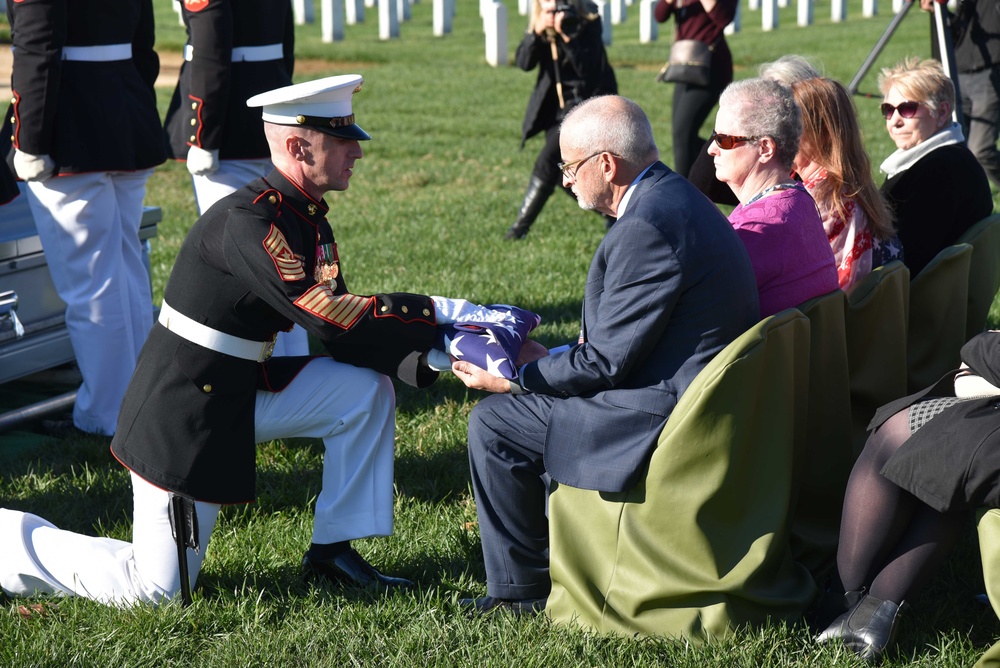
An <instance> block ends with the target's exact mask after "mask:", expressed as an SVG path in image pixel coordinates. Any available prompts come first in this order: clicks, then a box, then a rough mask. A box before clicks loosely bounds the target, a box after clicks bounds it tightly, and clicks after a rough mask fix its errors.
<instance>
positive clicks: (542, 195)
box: [503, 174, 555, 239]
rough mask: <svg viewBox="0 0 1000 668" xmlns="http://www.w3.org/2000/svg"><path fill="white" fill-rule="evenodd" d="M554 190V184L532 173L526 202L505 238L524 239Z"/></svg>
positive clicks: (526, 193) (525, 198)
mask: <svg viewBox="0 0 1000 668" xmlns="http://www.w3.org/2000/svg"><path fill="white" fill-rule="evenodd" d="M553 190H555V186H554V185H553V184H551V183H546V182H545V181H543V180H542V179H540V178H538V177H537V176H535V175H534V174H532V175H531V180H530V181H528V189H527V190H526V191H525V193H524V202H522V203H521V210H520V211H519V212H518V214H517V220H516V221H514V224H513V225H511V226H510V229H509V230H507V234H505V235H504V237H503V238H504V239H523V238H524V235H526V234H527V233H528V229H529V228H530V227H531V224H532V223H533V222H535V218H537V217H538V214H539V213H540V212H541V210H542V207H543V206H545V202H546V201H547V200H548V199H549V195H551V194H552V191H553Z"/></svg>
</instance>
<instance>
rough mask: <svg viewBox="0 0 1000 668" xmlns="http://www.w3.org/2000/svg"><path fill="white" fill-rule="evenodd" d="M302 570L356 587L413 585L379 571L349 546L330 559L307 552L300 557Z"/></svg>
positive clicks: (411, 587)
mask: <svg viewBox="0 0 1000 668" xmlns="http://www.w3.org/2000/svg"><path fill="white" fill-rule="evenodd" d="M302 572H303V573H304V574H305V575H306V577H310V578H316V579H322V580H327V581H329V582H334V583H337V584H347V585H354V586H356V587H375V588H378V589H413V588H414V586H415V585H414V584H413V583H412V582H410V581H409V580H404V579H403V578H394V577H392V576H390V575H383V574H382V573H379V572H378V571H377V570H375V567H374V566H372V565H371V564H369V563H368V562H367V561H365V560H364V559H362V558H361V555H360V554H358V553H357V552H355V551H354V548H349V549H348V550H346V551H345V552H341V553H340V554H338V555H337V556H336V557H333V558H332V559H314V558H312V557H310V556H309V553H308V552H307V553H306V554H305V556H304V557H302Z"/></svg>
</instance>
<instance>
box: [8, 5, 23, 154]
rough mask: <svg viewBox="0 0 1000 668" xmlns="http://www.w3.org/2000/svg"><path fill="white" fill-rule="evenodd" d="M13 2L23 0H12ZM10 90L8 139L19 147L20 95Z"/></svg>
mask: <svg viewBox="0 0 1000 668" xmlns="http://www.w3.org/2000/svg"><path fill="white" fill-rule="evenodd" d="M14 2H24V0H14ZM12 92H13V94H14V97H13V98H12V99H11V106H13V107H14V118H13V119H12V120H13V121H14V123H13V125H14V134H13V136H12V137H11V138H10V141H11V144H13V145H14V148H16V149H19V148H21V143H20V140H19V139H18V135H20V134H21V111H20V108H21V107H20V103H21V96H20V95H19V94H18V93H17V91H12Z"/></svg>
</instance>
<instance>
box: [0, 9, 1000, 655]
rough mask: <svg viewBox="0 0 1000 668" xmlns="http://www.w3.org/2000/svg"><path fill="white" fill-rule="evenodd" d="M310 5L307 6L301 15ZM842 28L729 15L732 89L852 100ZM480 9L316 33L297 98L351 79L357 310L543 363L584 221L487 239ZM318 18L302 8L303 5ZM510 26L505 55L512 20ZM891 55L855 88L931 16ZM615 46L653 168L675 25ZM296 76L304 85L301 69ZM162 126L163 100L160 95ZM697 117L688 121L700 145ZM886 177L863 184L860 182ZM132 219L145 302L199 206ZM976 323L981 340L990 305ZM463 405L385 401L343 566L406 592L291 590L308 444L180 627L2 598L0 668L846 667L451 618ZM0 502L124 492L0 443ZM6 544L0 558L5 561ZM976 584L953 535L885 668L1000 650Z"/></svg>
mask: <svg viewBox="0 0 1000 668" xmlns="http://www.w3.org/2000/svg"><path fill="white" fill-rule="evenodd" d="M155 2H156V7H157V12H158V26H159V28H158V30H159V32H158V46H159V48H160V49H162V50H164V51H177V50H179V49H180V47H181V45H182V44H183V40H184V34H183V29H182V28H181V27H180V26H179V25H178V22H177V18H176V14H174V12H173V11H172V9H171V7H170V5H171V4H172V3H171V2H169V1H168V0H155ZM317 4H318V3H317ZM880 6H881V9H882V12H883V14H882V15H881V16H878V17H876V18H873V19H862V18H861V2H860V0H852V1H851V2H849V17H850V18H849V19H848V21H847V22H845V23H841V24H834V23H831V22H830V21H829V18H828V17H829V3H828V2H821V3H819V5H818V7H817V8H816V17H817V19H816V24H815V25H814V26H812V27H809V28H798V27H797V26H796V25H795V3H791V6H790V7H789V8H787V9H784V10H781V14H780V20H781V24H782V25H781V27H780V28H779V29H778V30H775V31H772V32H768V33H765V32H762V31H761V30H760V28H759V25H760V14H759V12H750V11H747V10H746V5H745V4H744V13H743V30H742V31H741V32H740V33H739V34H737V35H735V36H732V37H730V38H729V42H730V45H731V48H732V51H733V54H734V58H735V62H736V67H737V76H739V77H743V76H752V75H754V74H755V73H756V71H757V67H758V66H759V64H760V63H762V62H766V61H769V60H773V59H774V58H777V57H778V56H780V55H783V54H786V53H799V54H803V55H807V56H810V57H812V58H814V59H815V60H816V62H817V63H819V64H820V65H821V66H822V67H823V69H824V70H825V72H826V74H828V75H829V76H832V77H834V78H837V79H840V80H841V81H844V82H848V81H850V79H851V78H852V77H853V76H854V73H855V72H856V71H857V69H858V67H859V66H860V64H861V63H862V62H863V61H864V59H865V57H866V56H867V55H868V53H869V51H870V50H871V48H872V47H873V46H874V44H875V43H876V41H877V40H878V38H879V36H880V35H881V34H882V32H883V30H884V29H885V28H886V26H887V25H888V23H889V20H890V18H891V15H890V13H889V12H891V3H890V2H888V1H887V0H883V2H882V3H880ZM477 7H478V5H477V2H474V1H473V0H461V1H460V2H459V3H458V12H457V16H456V17H455V26H454V31H453V33H452V34H451V35H449V36H447V37H444V38H435V37H433V35H432V20H431V16H432V15H431V3H430V2H429V0H421V2H420V3H419V4H416V5H414V6H413V19H412V20H411V21H410V22H407V23H404V24H403V25H402V30H401V33H402V36H401V38H400V39H397V40H392V41H390V42H382V41H380V40H379V39H378V16H377V12H376V10H375V9H374V8H368V9H367V12H366V13H367V20H366V22H365V23H364V24H361V25H357V26H347V29H346V39H345V40H344V41H342V42H338V43H335V44H324V43H322V42H321V41H320V38H319V35H320V28H319V25H318V24H316V25H310V26H300V27H299V28H298V47H297V51H298V56H299V58H300V59H301V66H300V74H299V75H298V76H297V79H306V78H315V77H318V76H325V75H332V74H341V73H353V72H357V73H360V74H363V75H364V77H365V80H366V83H365V87H364V90H363V91H362V92H361V93H360V94H359V95H357V96H356V97H355V98H354V101H355V112H356V114H357V117H358V122H359V124H360V125H361V126H362V127H364V128H365V129H366V130H368V131H369V132H370V133H371V134H372V136H373V140H372V141H371V142H369V143H367V144H365V145H364V149H365V158H364V159H363V160H362V161H361V162H360V163H359V164H358V166H357V168H356V170H355V175H354V177H353V179H352V183H351V187H350V190H348V191H347V192H344V193H335V194H332V195H330V196H329V197H328V201H329V202H330V204H331V214H330V221H331V223H332V224H333V226H334V229H335V231H336V234H337V240H338V245H339V249H340V255H341V259H342V267H343V270H344V272H345V274H346V276H347V278H348V280H349V281H350V285H351V287H352V290H353V291H355V292H359V293H372V292H378V291H410V292H418V293H426V294H436V295H445V296H450V297H465V298H469V299H472V300H475V301H480V302H484V303H487V302H494V301H504V302H511V303H515V304H518V305H521V306H524V307H526V308H530V309H532V310H534V311H536V312H538V313H540V314H541V315H542V316H543V319H544V320H543V324H542V325H541V327H540V328H539V330H538V338H539V339H540V340H541V341H542V342H543V343H545V344H547V345H556V344H559V343H562V342H564V341H567V340H570V339H572V338H574V337H575V336H576V333H577V328H578V317H579V310H580V299H581V296H582V294H583V283H584V279H585V273H586V269H587V266H588V264H589V261H590V258H591V256H592V254H593V252H594V250H595V249H596V247H597V245H598V243H599V242H600V240H601V238H602V235H603V220H602V219H601V218H600V217H599V216H597V215H595V214H593V213H586V212H582V211H580V210H579V208H578V207H577V206H576V204H575V203H574V202H573V201H572V200H571V199H570V198H569V197H564V196H561V195H558V194H557V195H556V196H554V197H553V198H552V199H551V200H550V201H549V203H548V205H547V206H546V208H545V210H544V212H543V213H542V215H541V217H540V218H539V220H538V221H537V223H536V224H535V225H534V227H533V228H532V231H531V234H530V235H529V236H528V238H527V239H526V240H525V241H523V242H518V243H512V242H506V241H504V240H503V239H502V235H503V232H504V231H505V230H506V229H507V227H508V226H509V225H510V224H511V223H512V222H513V219H514V216H515V213H516V210H517V208H518V206H519V204H520V202H521V198H522V195H523V191H524V187H525V185H526V183H527V181H528V176H529V173H530V170H531V166H532V163H533V162H534V158H535V155H536V153H537V151H538V149H539V148H540V143H539V140H537V139H536V140H533V141H530V142H529V143H528V145H527V147H526V148H525V149H524V150H520V149H519V142H520V127H521V119H522V116H523V113H524V107H525V104H526V102H527V98H528V95H529V93H530V91H531V89H532V87H533V85H534V81H535V73H530V74H529V73H524V72H521V71H520V70H518V69H516V68H513V67H510V66H508V67H499V68H492V67H489V66H488V65H486V63H485V50H484V42H483V36H482V31H481V25H480V22H479V18H478V11H477ZM317 9H318V7H317ZM508 10H509V13H510V26H509V36H508V37H509V51H510V54H511V60H513V51H514V49H515V47H516V45H517V43H518V41H519V39H520V35H521V33H522V31H523V29H524V26H525V24H526V20H525V19H524V18H523V17H520V16H517V13H516V5H515V3H513V2H511V3H509V4H508ZM910 14H911V16H909V17H908V18H907V20H906V21H905V22H904V23H903V25H902V26H901V27H900V29H899V31H898V32H897V34H896V35H895V36H894V37H893V38H892V40H891V41H890V43H889V44H888V46H887V47H886V49H885V51H884V53H883V55H882V57H881V58H880V59H879V61H878V62H877V63H876V67H875V69H874V70H873V71H872V73H871V74H870V75H869V76H868V78H867V79H866V80H865V82H864V83H863V85H862V87H861V88H862V90H865V91H869V92H874V91H875V75H876V73H877V69H878V67H881V66H885V65H889V64H892V63H894V62H895V61H896V60H898V59H900V58H901V57H902V56H904V55H908V54H920V55H929V53H930V40H929V30H928V26H927V18H926V16H925V15H922V14H920V13H919V12H918V11H916V10H914V11H911V12H910ZM628 15H629V18H628V20H627V21H626V22H625V23H623V24H621V25H618V26H615V27H614V41H613V44H612V45H611V46H610V47H609V48H608V54H609V57H610V59H611V62H612V64H613V65H614V67H615V70H616V74H617V76H618V81H619V86H620V89H621V93H622V94H623V95H625V96H627V97H630V98H632V99H634V100H636V101H637V102H639V103H640V104H641V105H642V106H643V108H644V109H646V111H647V113H648V114H649V115H650V117H651V120H652V122H653V129H654V132H655V134H656V136H657V138H658V141H659V145H660V149H661V154H662V155H663V156H664V158H665V161H666V162H668V163H669V162H670V156H671V155H672V151H671V146H670V99H671V88H670V87H669V86H665V85H662V84H658V83H655V81H654V79H655V76H656V73H657V71H658V70H659V68H660V66H661V65H662V62H663V60H664V59H665V58H666V55H667V49H668V44H669V41H670V40H669V35H670V29H671V26H661V30H660V34H661V39H660V41H659V42H657V43H654V44H640V43H639V26H638V17H639V8H638V5H633V6H631V7H629V9H628ZM306 70H308V72H306ZM160 93H161V102H162V104H163V106H164V108H165V106H166V101H167V99H168V97H169V93H170V91H169V90H162V91H160ZM856 102H857V104H858V108H859V111H860V114H861V118H862V121H863V124H864V131H865V137H866V142H867V146H868V148H869V152H870V154H871V156H872V160H873V162H874V163H875V165H876V166H877V165H878V164H879V163H880V162H881V161H882V159H884V157H885V156H887V155H888V154H889V153H890V152H891V151H892V150H893V146H892V144H891V142H890V141H889V139H888V137H887V135H886V133H885V130H884V124H883V121H882V119H881V118H880V117H879V114H878V110H877V103H878V100H877V99H865V98H861V97H859V98H857V99H856ZM711 122H712V119H709V121H708V123H706V127H705V134H706V136H707V133H708V131H709V130H710V128H711ZM878 180H879V181H881V178H878ZM147 203H149V204H155V205H159V206H160V207H162V209H163V222H162V223H161V224H160V226H159V236H158V237H157V238H156V239H155V240H154V243H153V265H154V268H153V284H154V293H155V294H154V299H155V301H156V302H159V301H160V299H161V298H162V294H163V286H164V283H165V281H166V278H167V276H168V274H169V271H170V268H171V266H172V263H173V258H174V256H175V254H176V252H177V249H178V248H179V246H180V243H181V241H182V240H183V238H184V235H185V233H186V231H187V229H188V228H189V227H190V225H191V224H192V223H193V222H194V219H195V207H194V204H193V197H192V195H191V192H190V186H189V183H188V178H187V172H186V171H185V169H184V168H183V166H179V165H177V164H167V165H163V166H162V167H161V168H159V169H157V171H156V173H155V174H154V176H153V178H152V179H151V180H150V183H149V192H148V197H147ZM992 322H993V324H994V325H996V324H997V323H998V322H1000V318H998V317H997V310H996V307H994V313H993V317H992ZM479 398H480V395H479V394H477V393H474V392H469V391H467V390H466V389H465V388H464V386H462V385H461V384H460V383H458V382H457V381H455V380H454V379H453V378H450V377H444V378H442V379H441V380H440V381H439V382H438V383H437V384H436V385H435V386H433V387H432V388H431V389H429V390H427V391H423V392H419V391H415V390H412V389H409V388H405V387H402V386H400V387H399V396H398V403H399V410H398V420H397V422H398V426H397V434H396V443H397V463H396V490H397V494H396V534H395V536H393V537H392V538H383V539H371V540H364V541H357V543H356V546H357V547H358V549H359V551H360V552H361V553H362V554H363V555H365V556H366V557H368V558H369V559H370V560H371V561H373V562H374V563H375V564H377V565H379V566H381V567H384V568H385V570H386V571H387V572H389V573H392V574H398V575H401V576H405V577H409V578H412V579H414V580H416V581H417V582H418V583H419V585H420V591H419V592H418V593H416V594H396V595H393V596H391V597H388V598H379V597H372V596H369V595H367V594H363V593H358V592H344V591H340V590H337V589H332V588H323V587H319V588H317V587H313V586H311V585H307V584H305V583H304V582H303V581H302V580H301V578H300V576H299V561H300V559H301V556H302V552H303V551H304V549H305V548H306V547H307V546H308V544H309V538H310V532H311V517H312V514H311V506H312V504H313V502H314V501H315V498H316V495H317V493H318V491H319V485H320V466H321V457H322V448H321V445H320V444H319V443H318V442H314V441H309V440H290V441H285V442H272V443H266V444H262V445H261V446H260V447H259V448H258V468H259V476H258V488H259V499H258V502H257V503H256V504H253V505H251V506H248V507H245V508H244V507H234V508H228V509H226V511H225V512H224V513H223V514H222V516H221V518H220V521H219V524H218V526H217V529H216V532H215V534H214V536H213V540H212V546H211V550H210V553H209V555H208V557H207V560H206V562H205V566H204V569H203V571H202V575H201V578H200V580H199V586H198V588H197V590H196V593H195V599H196V600H195V603H194V605H193V606H192V607H190V608H187V609H184V608H182V607H181V606H179V605H175V604H171V605H167V606H164V607H162V608H159V609H152V608H148V607H140V608H136V609H131V610H117V609H110V608H106V607H104V606H101V605H98V604H95V603H92V602H89V601H86V600H78V599H67V600H58V601H50V602H46V605H45V608H44V610H45V612H44V614H33V615H31V616H30V618H25V617H23V616H22V615H20V614H19V613H18V605H19V604H20V603H12V602H6V603H4V604H0V666H65V665H86V666H151V665H155V666H161V665H176V666H258V665H267V666H382V665H399V666H453V665H457V666H465V665H481V666H546V667H549V666H647V665H648V666H653V665H658V666H692V667H702V666H739V667H745V668H749V667H751V666H815V665H823V666H827V665H829V666H851V665H856V662H855V661H854V660H853V659H852V657H851V656H850V655H848V654H847V653H845V652H842V651H838V650H836V649H830V648H818V647H816V646H815V645H813V643H812V642H811V640H810V638H809V634H808V633H807V632H806V631H805V630H804V629H803V628H800V627H784V626H776V627H770V628H765V629H757V630H748V631H744V632H740V633H737V634H734V635H733V636H731V637H728V638H725V639H720V640H717V641H713V642H711V643H708V644H705V645H692V644H689V643H687V642H684V641H674V640H665V639H634V638H617V637H603V636H595V635H593V634H589V633H585V632H582V631H580V630H574V629H570V628H566V627H561V626H554V625H551V624H550V623H548V622H546V621H545V619H533V620H512V619H507V618H496V619H485V620H482V619H469V618H466V617H465V616H463V615H462V614H461V612H460V611H459V610H458V608H457V606H456V604H455V599H456V598H457V597H459V596H465V595H470V594H471V595H482V594H484V593H485V577H484V572H483V568H482V558H481V551H480V542H479V534H478V529H477V527H476V524H475V520H476V516H475V507H474V501H473V498H472V494H471V491H470V489H469V483H468V464H467V460H466V452H465V447H466V446H465V436H466V421H467V417H468V414H469V411H470V410H471V408H472V406H473V405H474V404H475V402H476V401H477V400H478V399H479ZM0 505H2V506H5V507H11V508H18V509H24V510H30V511H32V512H35V513H38V514H40V515H42V516H44V517H46V518H48V519H50V520H52V521H53V522H55V523H57V524H58V525H60V526H61V527H63V528H66V529H71V530H75V531H80V532H83V533H90V534H102V535H103V534H109V535H112V536H115V537H118V538H122V539H128V538H129V537H130V534H131V520H130V516H131V493H130V487H129V483H128V476H127V474H126V472H125V471H124V469H122V467H121V466H119V465H118V464H117V463H116V462H115V461H114V460H113V459H112V457H111V456H110V454H109V452H108V448H107V441H106V440H105V439H100V438H80V439H72V440H66V441H58V440H53V439H45V438H42V437H38V436H35V435H32V434H28V433H24V432H21V433H14V434H7V435H4V437H3V438H0ZM2 549H3V546H0V550H2ZM982 590H983V589H982V576H981V573H980V566H979V562H978V547H977V545H976V542H975V539H974V536H973V532H972V525H971V522H970V531H969V538H968V540H967V541H966V542H964V543H963V544H962V545H961V546H960V548H959V550H958V551H957V552H956V554H955V556H954V558H953V559H952V560H951V561H950V562H949V564H948V565H947V567H946V568H944V569H942V573H941V574H940V577H938V578H937V580H936V581H935V583H934V585H933V586H932V587H931V589H930V590H929V591H927V592H925V593H924V594H923V595H922V596H920V597H919V598H917V599H916V600H914V601H913V602H912V604H913V605H912V609H911V612H910V614H909V615H908V616H907V618H906V620H905V622H904V624H903V626H902V631H901V635H900V639H899V649H900V655H899V656H898V657H895V658H894V659H892V660H891V661H890V662H889V664H888V665H893V666H904V665H913V666H954V667H958V666H970V665H972V663H974V662H975V660H976V659H977V658H978V656H979V655H980V654H981V653H982V652H983V650H984V649H985V648H986V647H987V646H989V645H990V644H991V643H992V642H993V641H994V640H995V639H996V637H997V636H998V635H1000V628H998V627H1000V624H998V621H997V619H996V617H995V615H994V613H993V612H992V611H991V610H990V609H989V608H988V607H985V606H981V605H978V604H976V603H974V602H973V596H974V595H975V594H976V593H978V592H981V591H982Z"/></svg>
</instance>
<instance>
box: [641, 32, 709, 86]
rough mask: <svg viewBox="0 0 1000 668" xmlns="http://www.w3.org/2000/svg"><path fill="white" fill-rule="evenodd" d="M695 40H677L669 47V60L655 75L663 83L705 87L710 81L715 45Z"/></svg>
mask: <svg viewBox="0 0 1000 668" xmlns="http://www.w3.org/2000/svg"><path fill="white" fill-rule="evenodd" d="M717 42H718V40H716V41H715V42H712V44H705V43H704V42H701V41H699V40H696V39H679V40H677V41H675V42H674V43H673V44H672V45H671V46H670V59H669V60H667V63H666V65H664V66H663V69H661V70H660V73H659V74H658V75H656V80H657V81H660V82H663V83H687V84H694V85H695V86H707V85H708V83H709V81H711V80H712V51H714V50H715V44H716V43H717Z"/></svg>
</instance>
